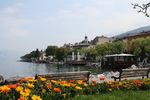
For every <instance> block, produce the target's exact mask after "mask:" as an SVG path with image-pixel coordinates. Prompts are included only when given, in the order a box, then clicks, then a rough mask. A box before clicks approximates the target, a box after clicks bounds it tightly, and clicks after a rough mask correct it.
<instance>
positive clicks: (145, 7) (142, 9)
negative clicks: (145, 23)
mask: <svg viewBox="0 0 150 100" xmlns="http://www.w3.org/2000/svg"><path fill="white" fill-rule="evenodd" d="M132 5H133V8H134V9H136V8H139V10H138V13H140V12H142V13H144V14H145V16H147V17H150V15H149V14H148V8H149V7H150V2H149V3H146V4H143V5H139V4H132Z"/></svg>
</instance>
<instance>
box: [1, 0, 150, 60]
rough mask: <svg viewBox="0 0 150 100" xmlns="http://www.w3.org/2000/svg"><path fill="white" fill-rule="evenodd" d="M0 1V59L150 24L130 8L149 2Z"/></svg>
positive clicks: (80, 0)
mask: <svg viewBox="0 0 150 100" xmlns="http://www.w3.org/2000/svg"><path fill="white" fill-rule="evenodd" d="M0 1H1V3H0V59H3V58H4V57H5V58H8V57H14V56H16V57H18V58H17V59H19V57H20V56H23V55H25V54H27V53H30V52H31V51H33V50H36V49H39V50H45V49H46V48H47V46H49V45H56V46H63V45H64V44H65V43H71V44H74V43H76V42H81V41H82V40H83V39H84V37H85V36H87V37H88V39H89V41H90V40H93V39H94V38H95V37H96V36H101V35H104V36H107V37H110V36H114V35H118V34H121V33H124V32H127V31H130V30H133V29H136V28H139V27H143V26H148V25H150V19H149V18H148V17H145V16H144V15H143V14H141V13H137V10H136V9H133V6H132V5H131V3H139V4H143V3H147V2H149V0H103V1H102V0H0Z"/></svg>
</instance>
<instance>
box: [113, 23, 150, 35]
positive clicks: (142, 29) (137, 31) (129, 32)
mask: <svg viewBox="0 0 150 100" xmlns="http://www.w3.org/2000/svg"><path fill="white" fill-rule="evenodd" d="M143 31H150V26H145V27H140V28H137V29H134V30H131V31H128V32H125V33H122V34H119V35H116V36H114V37H115V38H122V37H124V36H127V35H132V34H136V33H140V32H143Z"/></svg>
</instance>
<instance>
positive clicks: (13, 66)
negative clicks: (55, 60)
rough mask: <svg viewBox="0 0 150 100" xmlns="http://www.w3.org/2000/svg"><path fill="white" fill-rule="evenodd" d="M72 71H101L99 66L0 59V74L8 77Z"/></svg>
mask: <svg viewBox="0 0 150 100" xmlns="http://www.w3.org/2000/svg"><path fill="white" fill-rule="evenodd" d="M74 71H91V72H92V73H98V74H99V73H102V72H103V70H101V68H100V67H99V66H66V65H54V64H46V63H43V64H39V63H31V62H17V61H7V62H6V61H0V74H2V75H3V76H4V78H5V79H8V78H10V77H12V76H16V75H20V76H25V77H35V75H36V74H39V73H58V72H74Z"/></svg>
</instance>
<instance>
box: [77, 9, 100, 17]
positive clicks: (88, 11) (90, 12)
mask: <svg viewBox="0 0 150 100" xmlns="http://www.w3.org/2000/svg"><path fill="white" fill-rule="evenodd" d="M80 12H81V13H83V14H88V15H92V16H93V15H94V16H95V15H99V14H100V11H99V10H98V9H96V8H94V7H86V8H83V9H80Z"/></svg>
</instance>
